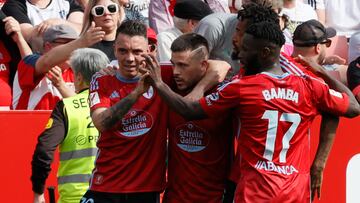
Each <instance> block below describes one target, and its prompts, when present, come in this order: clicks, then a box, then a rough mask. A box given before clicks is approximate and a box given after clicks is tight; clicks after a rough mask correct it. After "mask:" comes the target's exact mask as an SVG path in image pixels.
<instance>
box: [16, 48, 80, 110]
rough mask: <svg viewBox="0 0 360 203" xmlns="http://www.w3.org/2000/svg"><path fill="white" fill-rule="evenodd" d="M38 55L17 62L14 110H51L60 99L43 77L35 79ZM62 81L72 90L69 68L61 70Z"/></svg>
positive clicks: (72, 75)
mask: <svg viewBox="0 0 360 203" xmlns="http://www.w3.org/2000/svg"><path fill="white" fill-rule="evenodd" d="M39 58H40V55H38V54H33V55H29V56H26V57H25V58H24V59H22V60H21V61H20V62H19V65H18V70H17V72H16V75H15V78H14V84H13V102H12V107H13V109H16V110H52V109H53V108H54V107H55V105H56V103H57V102H58V101H59V100H60V99H61V98H62V96H61V94H60V92H59V91H58V89H57V88H56V87H55V86H54V85H53V84H52V82H51V81H50V80H49V79H48V78H47V77H45V75H42V76H38V77H35V76H34V70H35V64H36V61H37V60H38V59H39ZM62 77H63V80H64V81H65V82H66V85H67V86H68V87H70V88H72V89H74V73H73V71H72V69H71V68H68V69H66V70H63V72H62Z"/></svg>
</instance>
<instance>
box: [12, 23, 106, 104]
mask: <svg viewBox="0 0 360 203" xmlns="http://www.w3.org/2000/svg"><path fill="white" fill-rule="evenodd" d="M104 35H105V33H104V31H101V28H100V27H95V23H92V25H91V28H90V29H89V30H88V31H87V33H86V34H83V35H82V36H81V37H80V38H78V34H77V33H76V31H75V30H74V29H72V28H71V27H69V26H67V25H55V26H53V27H50V28H49V29H47V30H46V31H45V33H44V36H43V39H44V50H45V54H44V55H42V56H41V55H39V54H31V55H27V56H25V57H24V58H23V59H22V60H21V61H20V63H19V66H18V71H17V74H16V76H15V80H14V86H13V103H12V105H13V108H14V109H29V110H30V109H35V110H49V109H53V108H54V107H55V104H56V102H57V101H58V100H59V99H61V98H62V97H68V96H72V95H74V94H75V93H74V90H73V81H74V75H73V72H72V70H71V69H70V68H69V64H68V62H67V60H68V58H69V56H70V54H71V52H72V51H74V50H76V49H78V48H82V47H88V46H91V45H93V44H94V43H96V42H99V41H101V40H102V38H103V37H104ZM18 46H19V47H23V46H27V45H21V44H18ZM55 66H58V67H59V68H61V71H62V77H63V79H64V81H65V83H66V84H65V83H60V84H59V85H60V86H57V87H55V86H54V85H53V84H52V83H51V81H50V80H49V79H48V78H47V77H45V74H46V73H47V72H48V71H49V70H50V69H52V68H53V67H55Z"/></svg>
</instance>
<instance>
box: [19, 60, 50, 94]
mask: <svg viewBox="0 0 360 203" xmlns="http://www.w3.org/2000/svg"><path fill="white" fill-rule="evenodd" d="M39 58H40V55H39V54H32V55H28V56H26V57H25V58H24V59H22V60H21V61H20V62H19V65H18V77H19V85H20V88H21V89H26V88H28V89H34V88H35V87H36V86H37V85H38V84H39V82H40V81H41V79H42V78H43V77H44V75H41V76H38V77H35V65H36V62H37V60H38V59H39Z"/></svg>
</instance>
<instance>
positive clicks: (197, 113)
mask: <svg viewBox="0 0 360 203" xmlns="http://www.w3.org/2000/svg"><path fill="white" fill-rule="evenodd" d="M143 57H145V61H146V63H147V66H146V67H147V69H146V70H144V71H145V72H146V71H147V72H148V74H149V77H150V78H151V79H150V82H151V84H152V85H153V86H154V88H156V89H157V90H158V93H159V95H160V96H161V97H162V99H163V100H164V101H165V102H166V103H167V104H168V105H169V106H170V108H172V109H173V110H174V111H176V112H177V113H178V114H180V115H181V116H183V117H184V118H186V119H188V120H195V119H202V118H206V117H207V116H206V114H205V112H204V111H203V109H202V108H201V106H200V103H199V102H198V101H191V100H189V99H186V98H183V97H182V96H180V95H178V94H176V93H175V92H173V91H172V90H171V89H170V88H169V86H167V85H166V84H165V83H164V82H163V81H162V79H161V70H160V65H159V64H158V62H157V61H156V58H155V57H154V56H152V55H143ZM148 82H149V81H148Z"/></svg>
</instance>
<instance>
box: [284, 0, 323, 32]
mask: <svg viewBox="0 0 360 203" xmlns="http://www.w3.org/2000/svg"><path fill="white" fill-rule="evenodd" d="M283 13H284V14H286V15H287V16H289V20H290V22H289V26H288V29H289V31H290V32H291V33H294V31H295V29H296V27H297V26H298V25H300V24H301V23H303V22H305V21H308V20H312V19H315V20H317V19H318V17H317V14H316V12H315V10H314V9H313V8H312V7H311V6H310V5H308V4H304V3H303V2H301V1H296V4H295V7H294V8H283Z"/></svg>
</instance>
